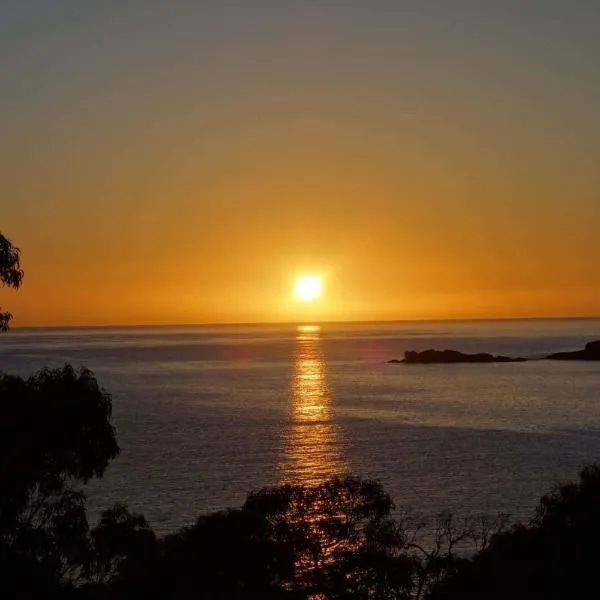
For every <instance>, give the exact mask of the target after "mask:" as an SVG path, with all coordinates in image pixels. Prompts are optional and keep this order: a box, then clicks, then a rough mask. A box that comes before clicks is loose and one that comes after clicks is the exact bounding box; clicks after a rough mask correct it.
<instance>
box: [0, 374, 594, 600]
mask: <svg viewBox="0 0 600 600" xmlns="http://www.w3.org/2000/svg"><path fill="white" fill-rule="evenodd" d="M0 402H1V403H2V417H1V419H0V445H1V447H0V457H1V458H0V597H2V598H23V599H25V598H48V597H52V598H83V599H85V598H89V599H104V598H106V599H108V598H116V599H120V598H123V599H124V598H156V599H159V598H161V599H162V598H175V599H176V598H215V599H217V598H220V599H226V598H232V599H242V598H266V599H270V598H274V599H275V598H286V599H287V598H290V599H296V598H298V599H300V598H310V597H320V598H330V599H350V598H356V599H363V598H364V599H367V598H382V599H387V598H398V599H402V598H432V599H449V598H492V599H494V598H498V599H500V598H503V599H505V598H513V599H514V598H517V599H518V598H573V597H578V595H579V597H590V596H589V595H585V594H584V593H583V592H584V591H585V590H588V592H589V593H590V594H591V595H592V596H596V595H597V593H598V591H599V587H600V586H599V585H598V583H597V578H596V572H595V566H596V564H597V562H598V559H599V558H600V551H599V549H598V540H600V469H599V468H598V467H596V466H592V467H588V468H586V469H584V470H583V471H582V472H581V474H580V480H579V482H578V483H576V484H568V485H565V486H563V487H561V488H560V489H557V490H556V491H554V492H553V493H551V494H550V495H548V496H546V497H544V498H543V499H542V501H541V503H540V505H539V507H538V511H537V514H536V516H535V517H534V518H533V520H532V521H531V523H529V524H527V525H517V526H513V527H511V528H508V529H503V528H502V523H501V522H500V521H495V522H488V521H486V520H485V519H477V520H474V521H472V522H466V523H465V522H463V523H456V522H454V521H453V519H452V518H451V517H450V516H448V515H445V516H444V515H443V516H441V517H440V518H439V519H438V521H437V522H436V523H435V524H432V525H433V527H432V528H429V529H427V530H426V529H424V527H423V524H422V523H418V522H416V521H414V520H413V519H411V518H410V517H409V516H408V515H406V514H403V513H399V512H397V511H394V510H393V508H394V507H393V504H392V501H391V499H390V497H389V496H388V495H387V494H386V493H385V492H384V490H383V489H382V488H381V486H380V485H379V484H378V483H377V482H374V481H369V480H363V479H359V478H355V477H346V478H342V479H332V480H331V481H327V482H324V483H323V484H321V485H318V486H316V487H310V488H303V487H295V486H283V487H277V488H271V489H264V490H261V491H259V492H256V493H252V494H250V495H249V496H248V498H247V499H246V502H245V503H244V505H243V506H242V507H241V508H239V509H236V510H227V511H223V512H219V513H214V514H209V515H204V516H200V517H199V519H198V521H197V522H196V523H195V524H194V525H193V526H191V527H188V528H185V529H183V530H181V531H179V532H178V533H176V534H173V535H169V536H166V537H162V538H159V537H157V536H156V535H155V534H154V532H153V531H152V529H151V527H150V525H149V524H148V523H147V522H146V520H145V519H144V517H143V516H141V515H135V514H131V513H130V512H129V511H128V510H127V508H126V507H125V506H122V505H115V506H114V507H112V508H110V509H109V510H107V511H106V512H104V514H103V515H102V518H101V519H100V521H99V522H98V523H96V524H94V525H93V526H91V525H90V523H88V519H87V513H86V498H85V494H84V492H83V490H84V489H85V486H84V484H85V483H86V482H87V481H88V480H89V479H91V478H94V477H101V476H102V474H103V473H104V471H105V469H106V468H107V467H108V465H109V463H110V461H111V460H112V459H114V458H115V457H116V456H117V454H118V451H119V449H118V445H117V441H116V436H115V430H114V428H113V426H112V424H111V399H110V396H109V395H108V394H107V393H106V392H104V391H103V390H102V389H100V387H99V386H98V383H97V382H96V379H95V378H94V376H93V375H92V373H91V372H90V371H87V370H82V371H75V370H73V369H72V368H71V367H68V366H67V367H65V368H63V369H57V370H52V371H50V370H45V371H42V372H41V373H39V374H37V375H35V376H33V377H31V378H29V379H27V380H23V379H22V378H20V377H15V376H9V375H2V376H0ZM425 531H427V533H425ZM467 556H469V557H470V558H467Z"/></svg>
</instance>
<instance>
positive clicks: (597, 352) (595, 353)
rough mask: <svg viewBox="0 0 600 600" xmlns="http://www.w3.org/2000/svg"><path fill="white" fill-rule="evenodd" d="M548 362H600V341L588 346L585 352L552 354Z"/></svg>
mask: <svg viewBox="0 0 600 600" xmlns="http://www.w3.org/2000/svg"><path fill="white" fill-rule="evenodd" d="M546 360H600V341H596V342H590V343H589V344H586V346H585V348H584V349H583V350H575V351H574V352H557V353H556V354H550V356H547V357H546Z"/></svg>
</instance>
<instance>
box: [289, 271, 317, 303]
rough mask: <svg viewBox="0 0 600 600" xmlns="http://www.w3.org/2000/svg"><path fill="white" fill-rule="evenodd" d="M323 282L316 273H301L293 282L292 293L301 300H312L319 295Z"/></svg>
mask: <svg viewBox="0 0 600 600" xmlns="http://www.w3.org/2000/svg"><path fill="white" fill-rule="evenodd" d="M322 291H323V282H322V281H321V278H320V277H317V276H316V275H302V276H301V277H298V279H296V282H295V283H294V295H295V296H296V298H298V300H301V301H302V302H312V301H314V300H317V299H318V298H320V297H321V293H322Z"/></svg>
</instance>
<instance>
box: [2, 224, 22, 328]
mask: <svg viewBox="0 0 600 600" xmlns="http://www.w3.org/2000/svg"><path fill="white" fill-rule="evenodd" d="M22 280H23V270H22V269H21V253H20V251H19V249H18V248H15V246H14V245H13V244H12V242H11V241H10V240H8V239H7V238H5V237H4V236H3V235H2V234H1V233H0V284H1V285H5V286H8V287H12V288H15V289H16V288H18V287H19V286H20V285H21V281H22ZM11 319H12V315H11V314H10V313H9V312H3V311H2V309H1V308H0V331H6V330H7V329H8V325H9V323H10V320H11Z"/></svg>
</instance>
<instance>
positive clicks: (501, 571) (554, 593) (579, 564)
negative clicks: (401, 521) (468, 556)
mask: <svg viewBox="0 0 600 600" xmlns="http://www.w3.org/2000/svg"><path fill="white" fill-rule="evenodd" d="M599 540H600V468H599V467H598V466H597V465H592V466H589V467H586V468H585V469H583V470H582V471H581V472H580V475H579V482H578V483H569V484H565V485H563V486H560V487H558V488H557V489H556V490H555V491H554V492H552V493H550V494H548V495H546V496H544V497H543V498H542V499H541V501H540V505H539V507H538V510H537V514H536V516H535V518H534V519H533V520H532V521H531V523H530V524H529V525H527V526H526V525H517V526H515V527H513V528H512V529H510V530H509V531H506V532H504V533H501V534H498V535H496V536H494V537H493V538H492V540H491V543H490V545H489V547H488V548H487V549H485V550H483V551H482V552H480V553H478V554H476V555H475V556H474V557H473V559H472V560H469V561H464V562H463V563H462V564H461V566H460V568H459V569H458V570H457V572H456V573H455V574H453V575H452V576H449V577H447V578H446V579H445V580H442V581H441V582H440V584H439V585H438V586H436V588H435V589H434V590H433V591H432V593H431V595H430V598H431V599H432V600H446V599H448V600H449V599H450V598H452V599H456V600H461V599H464V600H470V599H475V598H489V599H491V600H495V599H498V600H499V599H501V598H502V599H505V598H514V599H515V600H520V599H527V600H534V599H540V600H541V599H542V598H595V597H597V596H598V595H599V593H600V583H599V582H598V578H597V574H596V568H597V564H598V558H599V557H600V553H599V551H598V543H599Z"/></svg>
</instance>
